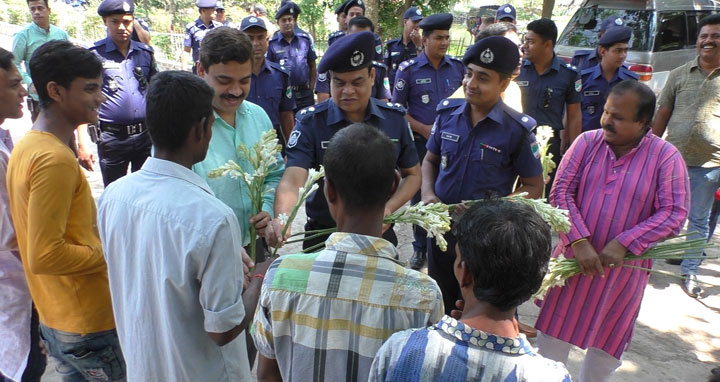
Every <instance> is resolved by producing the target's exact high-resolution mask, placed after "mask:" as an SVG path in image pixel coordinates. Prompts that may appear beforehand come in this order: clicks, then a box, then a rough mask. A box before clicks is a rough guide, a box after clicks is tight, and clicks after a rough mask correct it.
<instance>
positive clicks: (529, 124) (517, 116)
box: [504, 104, 537, 131]
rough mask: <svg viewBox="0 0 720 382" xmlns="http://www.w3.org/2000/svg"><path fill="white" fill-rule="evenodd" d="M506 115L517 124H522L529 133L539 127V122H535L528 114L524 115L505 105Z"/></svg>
mask: <svg viewBox="0 0 720 382" xmlns="http://www.w3.org/2000/svg"><path fill="white" fill-rule="evenodd" d="M504 111H505V113H507V115H509V116H510V118H512V119H513V120H515V121H516V122H517V123H519V124H520V126H522V127H524V128H525V130H527V131H532V129H534V128H535V126H537V122H535V119H534V118H533V117H531V116H529V115H527V114H523V113H521V112H519V111H517V110H515V109H513V108H512V107H510V106H508V105H507V104H506V105H505V108H504Z"/></svg>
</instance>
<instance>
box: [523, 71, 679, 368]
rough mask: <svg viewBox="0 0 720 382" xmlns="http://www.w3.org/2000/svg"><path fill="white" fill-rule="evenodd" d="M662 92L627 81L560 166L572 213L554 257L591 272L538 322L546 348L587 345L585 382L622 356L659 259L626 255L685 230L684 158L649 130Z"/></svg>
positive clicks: (561, 187)
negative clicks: (657, 96) (597, 127)
mask: <svg viewBox="0 0 720 382" xmlns="http://www.w3.org/2000/svg"><path fill="white" fill-rule="evenodd" d="M654 111H655V94H653V92H652V90H650V88H649V87H647V86H646V85H643V84H641V83H640V82H638V81H635V80H625V81H623V82H620V83H619V84H617V85H615V86H614V87H613V88H612V90H611V91H610V95H609V96H608V99H607V102H606V103H605V108H604V111H603V115H602V118H601V119H600V123H601V125H602V129H601V130H591V131H587V132H585V133H582V134H581V135H580V136H579V137H578V138H577V139H576V140H575V142H574V143H573V144H572V146H571V147H570V149H569V150H568V152H567V153H565V156H564V157H563V159H562V161H561V162H560V167H559V168H558V170H557V176H556V178H555V183H554V185H553V188H552V193H551V194H550V202H551V204H552V205H553V206H556V207H559V208H562V209H564V210H568V211H569V212H570V223H571V228H570V231H569V232H568V233H560V235H559V238H560V241H559V243H558V244H557V246H556V247H555V250H554V253H553V256H555V257H557V256H559V255H560V254H563V255H564V256H565V257H566V258H575V259H576V260H577V262H578V265H579V267H580V270H581V271H582V274H580V275H577V276H573V277H571V278H570V279H568V280H567V282H566V283H565V285H564V286H562V287H554V288H551V289H550V290H549V291H548V293H547V294H546V295H545V297H544V299H543V301H542V303H541V308H540V314H539V315H538V319H537V322H536V323H535V327H536V328H537V330H538V331H539V333H538V338H537V344H538V347H539V352H540V355H542V356H544V357H546V358H550V359H552V360H555V361H558V362H562V363H565V364H567V361H568V354H569V351H570V347H571V344H572V345H575V346H578V347H580V348H582V349H587V352H586V354H585V358H584V360H583V364H582V368H581V370H580V378H579V380H580V381H584V382H607V381H609V380H610V377H611V376H612V373H613V372H614V371H615V369H617V368H618V367H619V366H620V365H621V364H622V361H621V359H622V354H623V352H624V351H625V350H626V349H627V347H628V346H629V344H630V340H631V339H632V335H633V328H634V326H635V320H636V319H637V316H638V312H639V311H640V303H641V302H642V298H643V292H644V291H645V286H646V285H647V282H648V280H649V278H650V272H647V271H646V270H644V269H643V268H645V269H647V268H651V267H652V260H647V259H646V260H627V263H628V265H630V266H635V267H636V268H629V267H627V268H626V267H622V265H623V263H624V262H625V260H624V259H625V257H626V256H627V255H630V254H632V255H641V254H642V253H643V252H645V251H647V250H648V249H649V248H651V247H652V246H654V245H655V244H656V243H657V242H659V241H661V240H663V239H665V238H667V237H669V236H672V235H675V234H677V233H679V232H680V230H681V229H682V227H683V225H684V223H685V218H686V217H687V215H688V207H689V206H690V201H689V197H690V194H689V187H690V184H689V182H688V177H687V170H686V168H685V163H684V162H683V158H682V156H681V155H680V153H679V152H678V150H677V149H676V148H675V147H674V146H673V145H671V144H669V143H667V142H665V141H663V140H662V139H660V138H658V137H657V136H655V135H653V134H652V133H651V132H650V122H651V120H652V117H653V113H654Z"/></svg>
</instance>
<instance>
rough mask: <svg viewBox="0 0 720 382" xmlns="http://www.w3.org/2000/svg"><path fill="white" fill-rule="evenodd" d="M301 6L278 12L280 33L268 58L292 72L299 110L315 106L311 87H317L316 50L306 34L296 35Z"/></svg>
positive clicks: (290, 4)
mask: <svg viewBox="0 0 720 382" xmlns="http://www.w3.org/2000/svg"><path fill="white" fill-rule="evenodd" d="M299 14H300V7H298V5H297V4H295V3H293V2H287V3H285V5H283V6H281V7H280V9H278V11H277V12H276V13H275V20H276V21H277V23H278V26H279V31H278V33H277V34H275V36H273V38H272V39H271V40H270V44H269V46H268V51H267V55H266V58H267V59H268V61H272V62H275V63H278V64H280V66H284V67H285V68H287V69H288V70H289V71H290V86H292V92H293V98H294V99H295V105H296V109H295V111H296V112H297V111H298V110H300V109H302V108H304V107H308V106H310V105H312V104H314V103H315V97H314V96H313V90H312V87H311V86H313V85H314V84H315V77H316V75H317V71H316V68H315V59H317V55H316V54H315V47H314V46H313V43H312V40H311V39H310V36H309V35H308V34H306V33H295V30H294V29H295V25H297V17H298V15H299Z"/></svg>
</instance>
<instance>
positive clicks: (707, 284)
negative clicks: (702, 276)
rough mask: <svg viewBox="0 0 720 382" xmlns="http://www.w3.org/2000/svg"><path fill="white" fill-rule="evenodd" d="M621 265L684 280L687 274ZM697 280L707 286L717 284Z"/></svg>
mask: <svg viewBox="0 0 720 382" xmlns="http://www.w3.org/2000/svg"><path fill="white" fill-rule="evenodd" d="M622 267H624V268H630V269H639V270H641V271H646V272H650V273H655V274H658V275H663V276H670V277H675V278H678V279H681V280H686V279H687V276H683V275H679V274H677V273H674V272H669V271H663V270H661V269H650V268H644V267H638V266H635V265H626V264H623V265H622ZM697 282H698V283H700V284H704V285H706V286H709V287H716V286H717V285H715V284H710V283H706V282H704V281H700V280H697Z"/></svg>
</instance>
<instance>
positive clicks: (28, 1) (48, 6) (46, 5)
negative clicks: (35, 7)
mask: <svg viewBox="0 0 720 382" xmlns="http://www.w3.org/2000/svg"><path fill="white" fill-rule="evenodd" d="M31 1H42V2H43V3H45V8H48V9H50V5H49V4H48V0H27V5H28V6H30V2H31Z"/></svg>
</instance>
